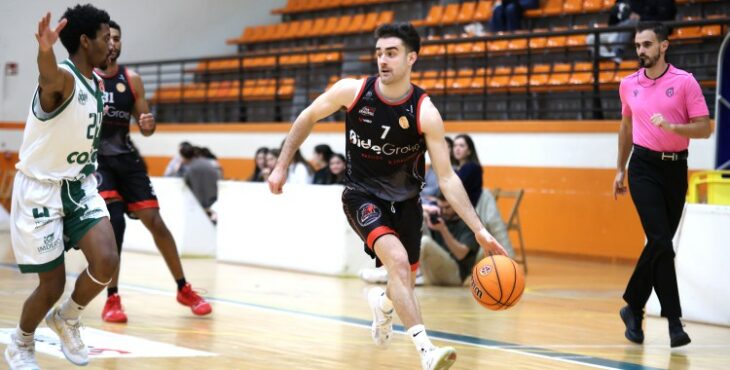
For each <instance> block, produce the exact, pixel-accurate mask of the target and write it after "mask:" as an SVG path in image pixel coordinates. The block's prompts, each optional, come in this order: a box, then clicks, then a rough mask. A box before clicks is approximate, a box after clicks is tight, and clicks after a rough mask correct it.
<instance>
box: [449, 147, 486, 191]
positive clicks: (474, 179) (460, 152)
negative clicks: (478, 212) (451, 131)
mask: <svg viewBox="0 0 730 370" xmlns="http://www.w3.org/2000/svg"><path fill="white" fill-rule="evenodd" d="M453 154H454V158H455V159H456V161H457V164H456V174H457V175H458V176H459V178H460V179H461V182H462V183H463V184H464V189H465V190H466V193H467V194H468V195H469V200H470V201H471V204H472V206H476V204H477V201H479V197H480V196H481V195H482V181H483V180H482V176H483V170H482V164H481V163H480V162H479V156H478V155H477V152H476V148H475V147H474V140H472V138H471V137H470V136H469V135H467V134H461V135H459V136H457V137H456V138H455V139H454V149H453Z"/></svg>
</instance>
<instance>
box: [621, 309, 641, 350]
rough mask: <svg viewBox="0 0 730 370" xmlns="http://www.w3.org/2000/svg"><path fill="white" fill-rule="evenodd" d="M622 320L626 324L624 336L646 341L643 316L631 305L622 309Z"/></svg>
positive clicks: (639, 342) (637, 341)
mask: <svg viewBox="0 0 730 370" xmlns="http://www.w3.org/2000/svg"><path fill="white" fill-rule="evenodd" d="M619 314H620V315H621V320H623V322H624V325H626V332H625V333H624V336H626V339H628V340H630V341H632V342H634V343H636V344H642V343H644V330H643V329H642V328H641V321H642V320H643V317H642V316H639V315H636V314H635V313H634V312H633V311H631V308H629V306H624V307H623V308H622V309H621V310H620V311H619Z"/></svg>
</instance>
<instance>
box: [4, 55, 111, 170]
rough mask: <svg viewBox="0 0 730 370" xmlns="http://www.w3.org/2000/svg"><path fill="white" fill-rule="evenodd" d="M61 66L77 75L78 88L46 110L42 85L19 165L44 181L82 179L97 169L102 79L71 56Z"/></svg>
mask: <svg viewBox="0 0 730 370" xmlns="http://www.w3.org/2000/svg"><path fill="white" fill-rule="evenodd" d="M59 66H60V67H61V68H63V69H65V70H67V71H69V72H71V74H72V75H73V76H74V81H75V85H74V91H73V93H71V96H70V97H69V98H68V99H67V100H66V101H64V102H63V104H61V106H60V107H58V108H57V109H56V110H55V111H53V112H48V113H47V112H44V111H43V109H42V108H41V105H40V97H39V88H36V91H35V94H34V95H33V102H32V103H31V106H30V112H29V113H28V120H27V121H26V123H25V131H24V132H23V143H22V144H21V146H20V153H19V154H20V161H19V162H18V164H16V165H15V168H17V169H18V170H19V171H21V172H23V174H25V175H26V176H28V177H31V178H33V179H36V180H40V181H54V182H55V181H61V180H74V179H80V178H82V177H84V176H87V175H90V174H91V173H93V172H94V171H96V166H97V164H96V153H97V148H98V146H99V131H101V118H102V115H103V102H102V91H101V89H100V87H99V86H100V79H99V78H98V77H97V76H96V75H94V76H93V78H92V79H88V78H86V77H84V75H82V74H81V72H80V71H79V70H78V69H77V68H76V66H75V65H74V64H73V63H72V62H71V61H70V60H68V59H66V60H64V61H63V62H62V63H60V64H59Z"/></svg>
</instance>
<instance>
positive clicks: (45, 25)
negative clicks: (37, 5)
mask: <svg viewBox="0 0 730 370" xmlns="http://www.w3.org/2000/svg"><path fill="white" fill-rule="evenodd" d="M66 23H68V20H67V19H66V18H64V19H61V20H60V21H59V22H58V25H56V29H55V30H53V31H51V28H50V24H51V13H50V12H48V13H46V15H45V17H43V18H41V20H40V22H38V33H36V34H35V38H36V40H38V47H39V48H40V49H41V50H42V51H49V50H51V49H53V45H54V44H55V43H56V41H58V35H59V33H61V30H62V29H63V28H64V27H66Z"/></svg>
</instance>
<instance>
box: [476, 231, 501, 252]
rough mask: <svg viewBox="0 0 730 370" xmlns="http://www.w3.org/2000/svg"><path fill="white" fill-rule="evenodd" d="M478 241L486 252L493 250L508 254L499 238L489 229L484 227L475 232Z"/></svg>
mask: <svg viewBox="0 0 730 370" xmlns="http://www.w3.org/2000/svg"><path fill="white" fill-rule="evenodd" d="M474 236H476V239H477V242H478V243H479V245H481V246H482V248H483V249H484V252H485V253H488V252H491V253H492V254H501V255H503V256H507V251H506V250H505V249H504V247H503V246H502V244H499V242H498V241H497V239H494V237H493V236H492V235H491V234H489V232H488V231H487V229H484V228H482V229H481V230H479V232H477V233H475V234H474Z"/></svg>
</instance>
